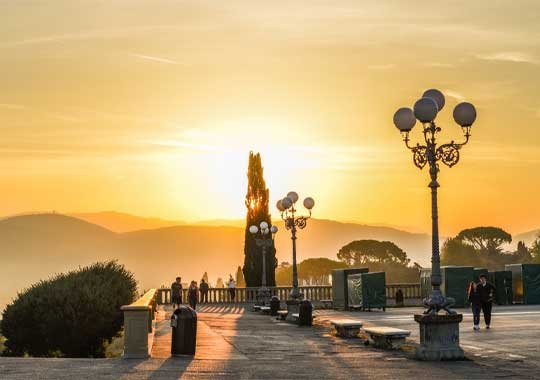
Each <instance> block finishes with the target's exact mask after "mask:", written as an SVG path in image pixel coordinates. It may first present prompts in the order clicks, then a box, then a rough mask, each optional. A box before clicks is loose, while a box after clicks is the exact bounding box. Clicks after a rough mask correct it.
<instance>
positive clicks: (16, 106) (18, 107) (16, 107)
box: [0, 103, 26, 110]
mask: <svg viewBox="0 0 540 380" xmlns="http://www.w3.org/2000/svg"><path fill="white" fill-rule="evenodd" d="M0 108H7V109H8V110H23V109H25V108H26V106H23V105H22V104H10V103H0Z"/></svg>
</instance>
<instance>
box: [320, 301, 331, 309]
mask: <svg viewBox="0 0 540 380" xmlns="http://www.w3.org/2000/svg"><path fill="white" fill-rule="evenodd" d="M319 302H320V303H321V307H322V308H323V309H331V308H332V307H333V306H334V301H332V300H320V301H319Z"/></svg>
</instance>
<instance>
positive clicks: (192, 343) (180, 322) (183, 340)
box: [171, 306, 197, 356]
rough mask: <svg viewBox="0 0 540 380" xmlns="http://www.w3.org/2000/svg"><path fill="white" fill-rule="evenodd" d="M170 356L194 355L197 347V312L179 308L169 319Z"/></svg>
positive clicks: (185, 307)
mask: <svg viewBox="0 0 540 380" xmlns="http://www.w3.org/2000/svg"><path fill="white" fill-rule="evenodd" d="M171 327H172V341H171V355H173V356H174V355H195V347H196V345H197V312H196V311H195V310H193V309H192V308H190V307H187V306H180V307H179V308H178V309H176V310H175V311H174V312H173V315H172V317H171Z"/></svg>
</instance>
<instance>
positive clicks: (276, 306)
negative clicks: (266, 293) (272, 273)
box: [270, 296, 280, 316]
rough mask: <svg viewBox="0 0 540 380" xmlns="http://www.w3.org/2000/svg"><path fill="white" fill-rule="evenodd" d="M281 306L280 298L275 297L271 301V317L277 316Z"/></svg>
mask: <svg viewBox="0 0 540 380" xmlns="http://www.w3.org/2000/svg"><path fill="white" fill-rule="evenodd" d="M279 306H280V302H279V298H277V297H276V296H273V297H272V299H270V315H273V316H276V315H277V312H278V310H279Z"/></svg>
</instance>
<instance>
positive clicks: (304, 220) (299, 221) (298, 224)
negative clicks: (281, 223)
mask: <svg viewBox="0 0 540 380" xmlns="http://www.w3.org/2000/svg"><path fill="white" fill-rule="evenodd" d="M294 223H295V224H296V227H298V228H300V229H303V228H304V227H305V226H306V224H307V218H304V217H303V216H302V217H300V218H298V219H295V221H294Z"/></svg>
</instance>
